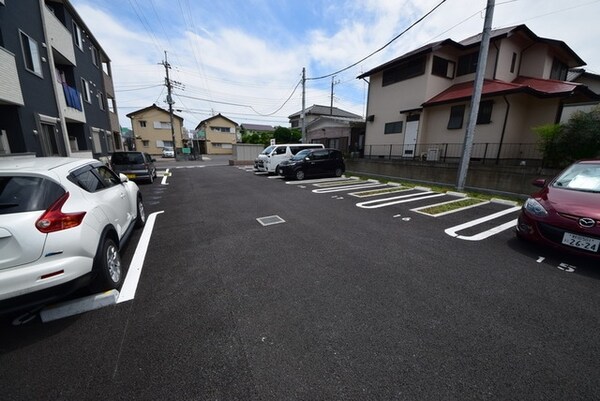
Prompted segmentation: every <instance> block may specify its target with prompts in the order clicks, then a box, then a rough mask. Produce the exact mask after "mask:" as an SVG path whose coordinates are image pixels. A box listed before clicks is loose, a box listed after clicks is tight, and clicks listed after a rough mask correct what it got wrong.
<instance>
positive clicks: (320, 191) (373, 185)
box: [312, 182, 387, 194]
mask: <svg viewBox="0 0 600 401" xmlns="http://www.w3.org/2000/svg"><path fill="white" fill-rule="evenodd" d="M377 187H387V184H379V183H375V182H371V183H366V184H356V185H345V186H342V187H335V188H320V189H313V190H312V192H313V193H315V194H327V193H330V192H342V191H348V190H350V191H351V190H354V189H363V188H377Z"/></svg>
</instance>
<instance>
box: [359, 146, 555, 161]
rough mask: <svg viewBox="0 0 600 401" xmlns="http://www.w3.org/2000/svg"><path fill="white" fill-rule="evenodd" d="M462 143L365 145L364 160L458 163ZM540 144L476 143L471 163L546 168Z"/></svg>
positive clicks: (472, 151) (461, 151)
mask: <svg viewBox="0 0 600 401" xmlns="http://www.w3.org/2000/svg"><path fill="white" fill-rule="evenodd" d="M462 154H463V144H462V143H417V144H412V145H408V144H405V145H391V144H390V145H365V148H364V157H365V158H367V159H383V160H421V161H428V162H438V163H458V162H460V159H461V157H462ZM543 161H544V160H543V154H542V152H541V151H540V145H539V144H537V143H474V144H473V148H472V150H471V163H480V164H503V165H523V164H525V165H543Z"/></svg>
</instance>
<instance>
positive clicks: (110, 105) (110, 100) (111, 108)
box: [106, 97, 117, 113]
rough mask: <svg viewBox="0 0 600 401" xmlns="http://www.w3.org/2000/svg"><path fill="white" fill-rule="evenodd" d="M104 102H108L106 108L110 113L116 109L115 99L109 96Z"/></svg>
mask: <svg viewBox="0 0 600 401" xmlns="http://www.w3.org/2000/svg"><path fill="white" fill-rule="evenodd" d="M106 103H107V104H108V110H109V111H110V112H111V113H115V112H116V110H117V106H116V104H115V99H113V98H112V97H109V98H108V99H107V102H106Z"/></svg>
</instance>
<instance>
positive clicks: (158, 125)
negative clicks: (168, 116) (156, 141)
mask: <svg viewBox="0 0 600 401" xmlns="http://www.w3.org/2000/svg"><path fill="white" fill-rule="evenodd" d="M154 129H171V123H170V122H168V121H154Z"/></svg>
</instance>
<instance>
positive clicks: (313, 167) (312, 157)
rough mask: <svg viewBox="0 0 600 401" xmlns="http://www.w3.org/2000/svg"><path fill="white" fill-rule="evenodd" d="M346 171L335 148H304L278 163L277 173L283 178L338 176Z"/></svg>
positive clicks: (339, 153) (301, 178)
mask: <svg viewBox="0 0 600 401" xmlns="http://www.w3.org/2000/svg"><path fill="white" fill-rule="evenodd" d="M345 171H346V165H345V164H344V157H343V156H342V152H340V151H339V150H337V149H327V148H325V149H306V150H302V151H300V152H298V153H296V155H295V156H293V157H292V158H291V159H289V160H286V161H283V162H281V163H280V164H279V169H278V171H277V173H278V174H279V175H282V176H284V177H285V178H295V179H297V180H303V179H304V178H305V177H316V176H330V177H331V176H335V177H340V176H341V175H342V174H344V172H345Z"/></svg>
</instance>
